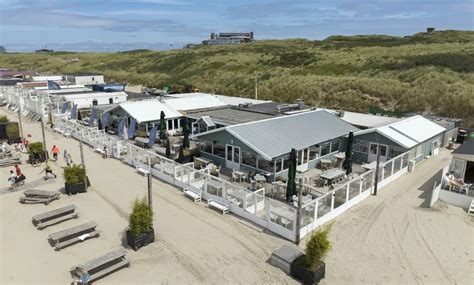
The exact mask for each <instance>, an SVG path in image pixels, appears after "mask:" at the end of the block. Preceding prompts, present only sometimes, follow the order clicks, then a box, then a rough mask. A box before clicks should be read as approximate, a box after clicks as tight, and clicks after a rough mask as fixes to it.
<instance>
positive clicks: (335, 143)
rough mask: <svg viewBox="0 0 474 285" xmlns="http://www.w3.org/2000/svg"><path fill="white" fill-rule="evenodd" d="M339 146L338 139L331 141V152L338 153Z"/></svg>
mask: <svg viewBox="0 0 474 285" xmlns="http://www.w3.org/2000/svg"><path fill="white" fill-rule="evenodd" d="M339 144H340V140H339V139H337V140H334V141H332V144H331V152H335V151H339V146H340V145H339Z"/></svg>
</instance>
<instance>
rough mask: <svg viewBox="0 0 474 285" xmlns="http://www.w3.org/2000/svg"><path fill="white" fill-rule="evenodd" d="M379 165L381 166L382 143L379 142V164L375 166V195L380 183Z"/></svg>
mask: <svg viewBox="0 0 474 285" xmlns="http://www.w3.org/2000/svg"><path fill="white" fill-rule="evenodd" d="M379 167H380V145H379V144H377V164H376V166H375V183H374V184H375V185H374V196H375V195H377V190H378V184H379Z"/></svg>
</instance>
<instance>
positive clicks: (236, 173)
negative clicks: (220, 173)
mask: <svg viewBox="0 0 474 285" xmlns="http://www.w3.org/2000/svg"><path fill="white" fill-rule="evenodd" d="M234 173H235V175H237V176H238V177H239V182H242V178H243V177H244V176H246V175H247V174H248V173H247V172H243V171H240V170H234Z"/></svg>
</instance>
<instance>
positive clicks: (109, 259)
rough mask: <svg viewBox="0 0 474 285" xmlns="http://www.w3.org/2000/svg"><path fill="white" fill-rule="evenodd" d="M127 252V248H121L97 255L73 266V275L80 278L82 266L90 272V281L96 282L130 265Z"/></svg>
mask: <svg viewBox="0 0 474 285" xmlns="http://www.w3.org/2000/svg"><path fill="white" fill-rule="evenodd" d="M125 254H126V252H125V250H123V249H119V250H116V251H112V252H109V253H107V254H104V255H102V256H99V257H96V258H94V259H91V260H89V261H86V262H85V263H83V264H79V265H76V266H74V267H72V268H71V270H70V272H71V275H72V277H75V278H80V275H79V274H80V273H79V269H80V268H82V269H84V270H85V271H87V273H89V282H94V281H96V280H97V279H99V278H102V277H104V276H105V275H108V274H110V273H112V272H114V271H117V270H119V269H122V268H124V267H128V266H130V261H129V260H128V259H127V258H126V256H125Z"/></svg>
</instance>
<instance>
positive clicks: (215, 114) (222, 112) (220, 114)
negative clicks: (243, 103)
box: [186, 107, 273, 126]
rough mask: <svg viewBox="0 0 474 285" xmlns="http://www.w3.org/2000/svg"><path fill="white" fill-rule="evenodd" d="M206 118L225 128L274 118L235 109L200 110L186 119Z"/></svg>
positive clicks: (190, 113)
mask: <svg viewBox="0 0 474 285" xmlns="http://www.w3.org/2000/svg"><path fill="white" fill-rule="evenodd" d="M204 116H209V117H211V119H212V120H213V121H214V122H215V123H217V124H219V125H224V126H229V125H235V124H242V123H248V122H254V121H259V120H264V119H269V118H273V116H272V115H269V114H262V113H257V112H252V111H248V110H241V109H237V108H234V107H224V108H213V109H206V110H199V111H197V112H189V113H188V114H186V117H189V118H192V119H199V118H201V117H204Z"/></svg>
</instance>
